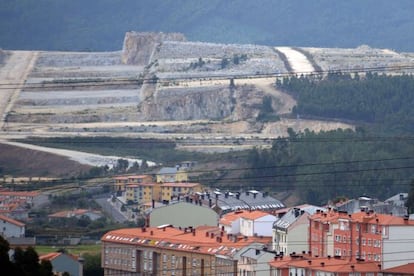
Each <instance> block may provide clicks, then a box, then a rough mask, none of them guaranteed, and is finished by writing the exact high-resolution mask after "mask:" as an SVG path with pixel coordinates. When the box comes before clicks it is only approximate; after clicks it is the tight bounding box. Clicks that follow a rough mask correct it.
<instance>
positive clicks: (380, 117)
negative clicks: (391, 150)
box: [277, 73, 414, 134]
mask: <svg viewBox="0 0 414 276" xmlns="http://www.w3.org/2000/svg"><path fill="white" fill-rule="evenodd" d="M277 86H278V87H279V88H281V89H283V90H285V91H286V92H288V93H289V94H291V95H292V96H293V97H295V99H296V100H297V106H296V107H295V108H294V110H293V113H295V114H298V115H300V116H301V117H303V116H316V117H323V118H336V119H342V120H352V121H357V122H360V123H365V124H369V125H370V127H371V128H374V129H375V130H376V131H379V132H388V133H390V132H392V133H394V134H395V133H414V109H413V108H412V103H413V102H414V93H413V92H414V76H411V75H402V76H387V75H378V74H372V73H367V74H366V76H365V77H364V78H362V77H360V76H359V75H354V76H351V75H350V74H340V73H331V74H328V76H327V77H326V78H325V79H322V80H320V79H313V78H305V77H292V78H285V79H284V80H283V81H281V82H278V83H277Z"/></svg>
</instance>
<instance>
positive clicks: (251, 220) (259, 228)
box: [219, 210, 277, 237]
mask: <svg viewBox="0 0 414 276" xmlns="http://www.w3.org/2000/svg"><path fill="white" fill-rule="evenodd" d="M276 220H277V218H276V217H275V216H274V215H271V214H268V213H266V212H263V211H257V210H256V211H246V210H239V211H235V212H231V213H228V214H225V215H224V216H223V217H222V218H221V219H220V223H219V226H220V227H221V228H222V229H223V230H224V231H225V232H226V233H227V234H242V235H244V236H267V237H270V236H272V227H273V223H274V222H275V221H276Z"/></svg>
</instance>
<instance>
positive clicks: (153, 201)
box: [152, 200, 155, 209]
mask: <svg viewBox="0 0 414 276" xmlns="http://www.w3.org/2000/svg"><path fill="white" fill-rule="evenodd" d="M154 208H155V200H152V209H154Z"/></svg>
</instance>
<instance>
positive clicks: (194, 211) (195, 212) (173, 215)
mask: <svg viewBox="0 0 414 276" xmlns="http://www.w3.org/2000/svg"><path fill="white" fill-rule="evenodd" d="M218 219H219V216H218V214H217V213H216V212H214V211H213V210H212V209H210V208H208V207H206V206H200V205H197V204H195V203H189V202H175V203H171V204H168V205H164V206H162V207H159V208H155V209H153V210H152V211H151V213H150V214H149V226H151V227H156V226H160V225H166V224H171V225H174V226H175V227H182V228H184V227H188V226H193V227H198V226H202V225H207V226H217V224H218Z"/></svg>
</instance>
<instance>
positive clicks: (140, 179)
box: [113, 174, 154, 193]
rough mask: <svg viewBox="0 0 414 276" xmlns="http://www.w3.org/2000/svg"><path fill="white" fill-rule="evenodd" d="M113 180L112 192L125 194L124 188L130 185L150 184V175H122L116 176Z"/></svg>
mask: <svg viewBox="0 0 414 276" xmlns="http://www.w3.org/2000/svg"><path fill="white" fill-rule="evenodd" d="M113 179H114V192H120V193H122V192H125V191H126V186H127V185H131V184H141V183H152V182H154V181H153V178H152V176H151V175H144V174H143V175H124V176H116V177H114V178H113Z"/></svg>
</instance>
